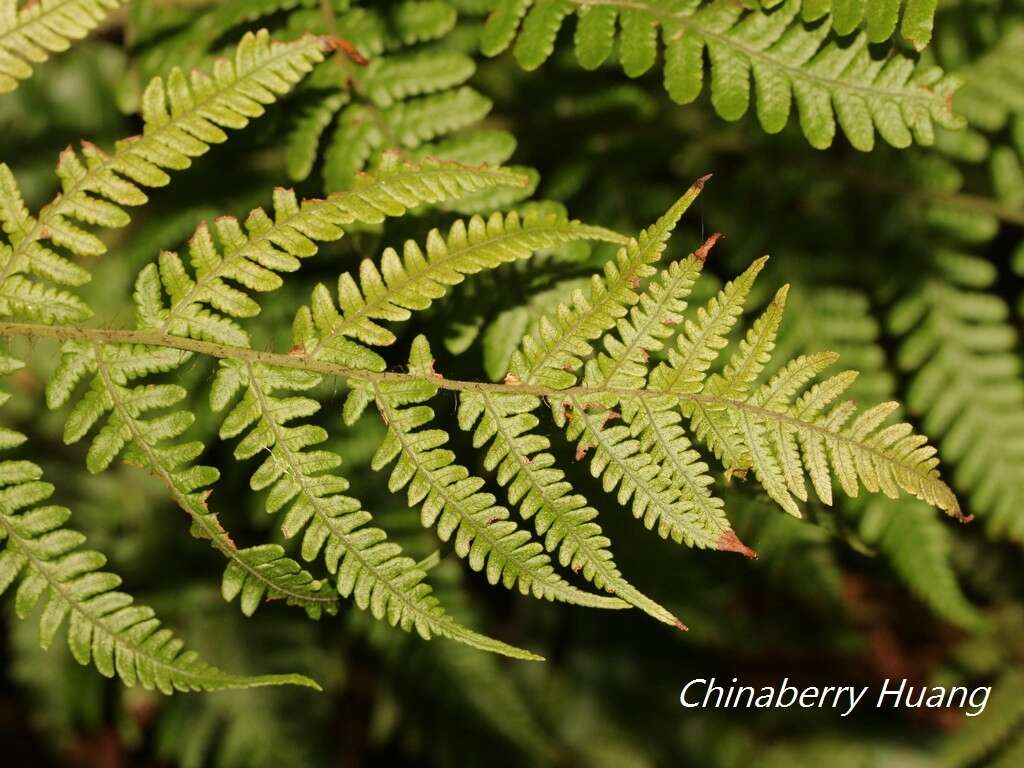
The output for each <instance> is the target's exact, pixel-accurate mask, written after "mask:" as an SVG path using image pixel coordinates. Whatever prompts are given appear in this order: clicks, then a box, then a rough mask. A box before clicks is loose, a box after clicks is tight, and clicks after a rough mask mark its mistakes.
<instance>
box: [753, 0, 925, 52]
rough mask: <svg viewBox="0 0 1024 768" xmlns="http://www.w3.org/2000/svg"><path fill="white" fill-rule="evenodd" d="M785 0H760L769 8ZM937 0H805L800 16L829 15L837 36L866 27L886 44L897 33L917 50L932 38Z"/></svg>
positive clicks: (807, 19)
mask: <svg viewBox="0 0 1024 768" xmlns="http://www.w3.org/2000/svg"><path fill="white" fill-rule="evenodd" d="M780 2H781V0H760V3H761V6H762V7H763V8H764V9H765V10H771V9H772V8H774V7H776V6H778V5H779V4H780ZM936 5H938V2H937V0H895V2H887V3H863V2H853V3H849V2H843V0H802V2H801V5H800V18H801V19H802V20H803V21H805V22H812V21H818V20H820V19H824V18H826V17H827V18H828V21H829V23H831V25H832V29H833V30H835V33H836V34H837V35H848V34H850V33H851V32H854V31H856V30H857V29H858V28H860V27H863V28H864V31H865V33H866V34H867V38H868V41H869V42H872V43H883V42H885V41H886V40H888V39H889V38H890V37H892V36H893V35H894V34H895V33H896V27H897V23H898V24H899V33H900V36H901V37H902V38H904V39H905V40H906V41H907V42H909V43H910V44H911V45H912V46H914V48H916V49H917V50H919V51H920V50H923V49H924V48H926V47H927V46H928V43H929V42H931V39H932V27H933V26H934V24H935V7H936Z"/></svg>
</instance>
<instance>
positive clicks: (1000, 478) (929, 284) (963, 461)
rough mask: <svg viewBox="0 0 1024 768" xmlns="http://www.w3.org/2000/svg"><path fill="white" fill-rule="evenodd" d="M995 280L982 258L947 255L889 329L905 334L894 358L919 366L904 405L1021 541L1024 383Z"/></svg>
mask: <svg viewBox="0 0 1024 768" xmlns="http://www.w3.org/2000/svg"><path fill="white" fill-rule="evenodd" d="M997 278H998V273H997V271H996V270H995V268H994V267H993V266H992V265H991V264H990V263H989V262H988V261H987V260H985V259H980V258H978V257H974V256H970V255H967V254H964V253H956V252H944V253H942V254H941V255H940V270H939V272H938V274H937V275H935V276H934V277H932V278H930V279H928V280H926V281H925V282H924V283H923V284H922V285H921V287H920V289H919V290H917V291H916V292H914V293H913V294H911V295H910V296H908V297H907V298H906V299H904V300H903V301H901V302H900V303H899V304H897V305H896V306H895V307H894V308H893V312H892V315H891V319H890V328H891V329H892V331H893V332H894V333H895V334H897V335H898V336H899V337H901V339H902V343H901V346H900V350H899V355H898V357H897V361H896V362H897V365H898V366H899V367H900V368H901V369H902V370H905V371H908V372H913V373H912V378H911V383H910V388H909V391H908V393H907V407H908V408H909V409H910V411H911V413H919V414H921V416H922V421H923V424H924V427H925V429H927V430H928V431H929V432H931V433H933V434H935V435H937V436H939V437H940V439H941V445H942V450H943V453H944V455H945V456H946V458H947V460H949V461H952V462H954V463H955V464H956V471H955V473H954V475H953V482H954V484H955V485H956V486H957V487H958V488H961V489H963V490H964V491H965V492H966V493H968V494H969V495H970V499H971V509H972V510H973V511H974V512H975V513H977V514H978V515H979V517H982V518H984V519H985V521H986V524H987V526H988V527H989V530H990V531H992V532H993V533H995V534H997V535H1001V536H1006V537H1008V538H1010V539H1013V540H1017V541H1020V540H1022V539H1024V526H1022V522H1021V515H1020V505H1021V504H1022V503H1024V484H1022V483H1021V481H1020V478H1019V473H1018V472H1017V471H1016V468H1017V467H1019V466H1020V461H1022V460H1024V443H1022V442H1021V440H1020V437H1019V436H1020V434H1021V430H1022V429H1024V383H1022V381H1021V378H1020V371H1021V361H1020V357H1019V355H1018V353H1017V343H1018V335H1017V333H1016V331H1015V329H1014V328H1013V326H1012V324H1011V323H1010V322H1009V319H1010V318H1009V315H1010V308H1009V307H1008V306H1007V304H1006V302H1005V301H1004V300H1003V299H1002V298H1001V297H999V296H998V295H996V294H995V293H992V292H990V291H989V290H988V289H990V288H991V287H992V286H993V285H994V284H995V281H996V280H997Z"/></svg>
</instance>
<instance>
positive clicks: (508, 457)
mask: <svg viewBox="0 0 1024 768" xmlns="http://www.w3.org/2000/svg"><path fill="white" fill-rule="evenodd" d="M704 182H705V179H701V180H700V181H698V182H697V183H696V184H694V185H693V187H691V188H690V190H689V191H688V192H687V193H686V194H685V195H684V196H683V197H682V198H681V199H680V200H679V202H677V203H676V204H675V205H674V206H673V207H672V208H671V209H670V210H669V211H668V212H667V213H666V214H665V215H664V216H662V218H661V219H659V220H658V222H657V223H656V224H654V225H653V226H652V227H651V228H649V229H648V230H646V231H644V232H643V233H642V234H641V235H640V238H639V240H631V241H630V242H629V243H628V244H626V245H624V246H623V247H622V248H621V249H620V250H619V252H618V253H617V255H616V257H615V258H614V259H613V260H611V261H609V262H608V263H607V264H606V265H605V270H604V278H601V277H599V276H594V277H593V278H592V280H591V283H590V295H589V296H586V295H584V293H583V292H582V291H581V290H577V291H576V292H575V293H574V295H573V297H572V299H571V302H568V303H562V304H560V305H559V306H558V307H557V309H556V310H555V311H554V312H553V313H551V314H550V315H549V316H546V317H542V318H541V320H540V322H539V323H538V325H537V329H536V331H535V332H534V333H533V334H531V335H528V336H527V337H526V338H525V339H523V342H522V344H521V346H520V348H519V350H517V351H516V352H515V353H514V354H513V356H512V363H511V366H510V373H509V376H508V378H507V379H506V381H509V382H515V383H520V382H521V383H523V384H527V385H540V386H542V387H548V388H551V389H552V390H555V391H557V390H559V389H565V388H567V387H570V386H572V385H574V384H576V382H577V376H576V374H575V371H577V370H578V369H579V368H580V366H581V365H582V358H583V357H585V356H587V355H589V354H590V353H591V352H592V346H591V342H592V340H594V339H597V338H599V337H600V336H601V335H602V334H604V333H605V332H606V331H607V330H609V329H610V328H612V327H614V325H615V323H616V321H617V320H618V319H619V318H620V317H622V315H624V314H626V307H628V306H629V305H631V304H633V303H635V302H636V301H637V300H638V298H639V297H638V296H637V294H636V293H635V288H636V287H638V285H639V282H640V280H641V279H643V278H645V277H649V276H650V275H652V274H653V273H654V272H655V269H654V267H652V266H651V264H652V263H653V262H655V261H657V260H658V258H660V256H661V254H662V252H663V251H664V249H665V245H666V242H667V240H668V237H669V235H670V234H671V232H672V229H673V228H674V226H675V224H676V222H677V221H678V220H679V218H680V217H681V216H682V214H683V212H684V211H685V210H686V209H687V208H688V207H689V205H690V204H691V203H692V202H693V200H694V199H696V197H697V195H698V194H699V192H700V190H701V189H702V188H703V185H704ZM684 282H685V280H684ZM631 330H634V329H632V327H631ZM631 338H632V339H633V340H634V343H636V342H637V340H641V339H643V338H644V335H643V334H631ZM594 370H595V371H597V373H595V374H594V375H597V376H600V375H601V374H600V364H598V366H597V367H595V368H594ZM539 406H540V401H539V399H538V398H537V397H534V396H528V395H523V396H520V395H500V394H488V393H485V392H471V393H466V394H464V395H463V397H462V401H461V403H460V406H459V423H460V426H461V427H462V428H463V429H464V430H471V429H472V430H474V433H473V441H474V444H475V445H477V446H478V447H480V446H484V445H488V444H490V448H489V449H488V454H487V459H486V465H487V466H488V468H489V469H497V471H498V482H499V483H500V484H501V485H503V486H507V487H508V491H507V493H508V497H509V501H510V502H511V503H512V504H516V505H518V506H519V510H520V514H521V515H522V517H523V518H524V519H530V518H531V517H534V518H535V521H534V524H535V527H536V529H537V532H538V533H539V534H541V535H546V544H547V547H548V548H549V549H555V548H556V547H558V548H559V558H560V560H561V561H562V562H563V563H565V564H571V565H572V567H573V568H574V569H577V570H581V571H582V572H583V574H584V576H585V577H586V578H588V579H590V580H593V581H594V583H595V585H597V586H598V587H600V588H604V589H607V590H608V591H610V592H613V593H614V594H616V595H619V596H620V597H622V598H623V599H625V600H627V601H629V602H632V603H633V604H634V605H637V607H640V608H641V609H642V610H644V611H646V612H648V613H649V614H651V615H652V616H654V617H655V618H657V619H659V620H660V621H663V622H665V623H668V624H673V625H677V626H678V625H679V624H680V622H679V620H678V619H677V618H676V617H675V616H673V615H672V614H671V613H670V612H669V611H667V610H665V609H664V608H662V607H661V606H660V605H658V604H657V603H655V602H654V601H652V600H650V598H647V597H646V596H645V595H643V594H642V593H640V592H639V591H637V590H636V588H635V587H633V586H632V585H630V584H629V583H628V582H627V581H626V580H625V579H624V578H623V577H622V575H621V574H620V573H619V571H618V568H617V567H616V566H615V565H614V562H613V558H612V554H611V552H610V551H609V549H608V545H609V544H610V542H609V541H608V539H607V538H606V537H604V536H603V535H602V533H601V529H600V527H599V526H598V525H597V523H595V522H593V521H594V518H596V517H597V512H596V511H595V510H594V509H593V508H591V507H590V506H589V504H588V503H587V500H586V499H585V498H584V497H582V496H581V495H579V494H574V493H571V491H572V488H571V486H570V485H569V483H567V482H565V474H564V473H563V472H562V470H560V469H558V468H556V467H555V466H554V465H555V459H554V456H552V455H551V453H550V451H549V447H550V443H549V441H548V440H547V438H545V437H542V436H540V435H534V434H531V431H532V430H533V429H534V428H535V427H536V426H537V425H538V423H539V421H538V419H537V417H536V416H534V415H533V414H532V413H531V412H532V411H533V410H535V409H537V408H538V407H539ZM556 417H557V414H556ZM474 427H475V429H474ZM590 431H591V433H592V434H593V436H594V439H595V441H596V440H597V439H598V436H597V435H596V433H597V432H599V431H600V427H597V428H596V429H592V430H590ZM615 439H616V436H615V435H613V436H611V440H609V441H605V444H604V446H603V450H602V451H601V452H600V455H599V456H597V455H596V456H595V461H596V462H597V463H596V464H594V465H592V466H594V467H598V468H601V469H604V470H607V469H608V467H609V466H610V463H609V458H612V457H619V456H621V453H620V452H617V451H616V446H617V445H618V444H619V443H614V442H612V441H615ZM615 473H618V475H617V476H618V478H619V479H620V481H621V479H622V478H626V482H624V483H623V484H622V486H621V490H620V496H619V498H620V501H621V502H622V503H626V502H627V501H628V500H629V498H630V494H629V493H628V491H629V490H630V489H633V490H634V492H636V489H642V493H643V497H641V498H637V497H634V510H637V509H641V510H642V509H643V506H642V505H643V504H644V503H645V502H647V503H648V504H649V505H651V508H653V509H656V510H658V511H660V512H661V514H660V515H659V517H662V518H664V519H666V520H668V519H671V518H673V517H675V516H676V510H675V508H673V506H672V504H671V503H670V501H669V500H667V499H663V498H658V493H659V491H660V490H661V489H659V488H657V487H656V486H654V485H652V483H651V481H652V480H654V478H653V477H651V476H650V475H649V473H647V472H646V471H645V470H644V468H643V467H642V466H640V464H639V463H638V462H630V461H629V457H625V456H622V457H621V461H619V462H618V464H617V465H616V467H615V469H614V470H612V473H610V474H609V478H610V479H611V478H614V477H616V474H615ZM615 485H616V483H610V484H609V485H606V488H608V489H609V490H611V489H612V488H614V487H615ZM652 498H653V500H652ZM655 519H656V518H655ZM651 524H652V525H653V521H652V523H651Z"/></svg>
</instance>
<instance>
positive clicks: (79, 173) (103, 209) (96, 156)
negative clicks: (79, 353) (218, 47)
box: [0, 31, 322, 323]
mask: <svg viewBox="0 0 1024 768" xmlns="http://www.w3.org/2000/svg"><path fill="white" fill-rule="evenodd" d="M321 58H322V54H321V52H320V42H319V40H317V39H316V38H314V37H305V38H302V39H300V40H297V41H294V42H290V43H278V42H272V41H271V40H270V37H269V35H268V34H267V33H266V32H265V31H262V32H259V33H257V34H252V33H248V34H246V35H245V37H243V38H242V40H241V42H240V43H239V44H238V47H237V48H236V50H235V54H234V58H233V60H230V61H229V60H227V59H219V60H218V61H217V62H216V63H215V64H214V67H213V73H212V75H211V74H207V73H205V72H203V71H202V70H199V69H195V70H192V72H191V74H190V75H185V73H183V72H182V71H181V70H180V69H174V70H172V71H171V73H170V74H169V75H168V76H167V77H166V79H164V78H155V79H154V80H153V81H152V82H151V83H150V84H149V86H147V88H146V91H145V94H144V95H143V106H142V118H143V120H144V122H145V127H144V129H143V133H142V134H141V135H140V136H134V137H131V138H128V139H122V140H121V141H119V142H118V143H117V145H116V146H115V149H114V153H113V154H107V153H105V152H103V151H102V150H101V149H100V148H99V147H97V146H95V145H94V144H90V143H83V145H82V149H81V153H79V152H76V151H75V150H73V149H71V148H68V149H66V150H64V152H62V153H61V155H60V161H59V162H58V164H57V176H58V177H59V178H60V181H61V193H60V194H59V195H58V196H57V197H56V198H55V199H54V200H53V201H52V202H51V203H49V204H48V205H46V206H44V207H43V209H42V210H41V211H39V213H38V215H36V216H32V215H31V214H30V213H29V212H28V210H27V209H26V207H25V205H24V202H23V201H22V196H21V194H20V192H19V190H18V186H17V183H16V182H15V180H14V177H13V175H12V174H11V173H10V171H9V169H8V168H7V166H6V165H2V164H0V225H2V226H3V230H4V232H5V233H6V234H7V239H8V242H7V243H3V242H0V312H2V313H4V314H8V315H15V316H21V317H30V318H34V319H39V320H43V321H46V322H51V323H54V322H55V323H66V322H74V321H78V320H82V319H84V318H85V317H87V316H88V314H89V312H88V308H87V307H85V305H84V304H82V302H81V301H80V300H79V299H78V298H77V297H76V296H74V295H73V294H71V293H69V292H67V291H64V290H61V289H59V288H55V287H53V286H49V285H46V284H45V283H39V282H36V281H34V280H32V279H31V278H30V277H29V275H33V276H35V277H39V278H42V279H43V280H46V281H49V282H51V283H55V284H57V285H66V286H76V285H81V284H83V283H85V282H88V280H89V273H88V271H87V270H85V269H84V268H82V267H81V266H80V265H78V264H77V263H75V262H74V261H73V260H71V259H69V258H68V254H70V255H72V256H78V257H95V256H99V255H102V254H103V253H105V252H106V245H105V244H104V243H103V241H102V240H100V238H99V237H97V236H96V235H95V234H94V233H93V232H91V231H89V230H88V229H86V228H85V226H93V227H123V226H125V225H126V224H127V223H128V221H129V215H128V213H127V211H126V210H125V209H126V208H127V207H132V206H138V205H142V204H143V203H145V202H146V199H147V198H146V195H145V193H144V192H143V189H144V188H146V187H161V186H164V185H165V184H167V183H168V181H169V177H168V174H167V171H169V170H181V169H184V168H187V167H188V166H189V165H190V164H191V162H192V158H194V157H198V156H199V155H202V154H204V153H205V152H207V151H208V150H209V148H210V145H211V144H217V143H220V142H223V141H224V140H225V139H226V138H227V134H226V133H225V129H239V128H243V127H245V126H246V125H247V124H248V122H249V121H250V120H251V119H253V118H255V117H258V116H260V115H262V114H263V112H264V108H265V105H267V104H270V103H271V102H273V101H275V100H276V99H278V98H279V97H280V96H281V95H283V94H285V93H287V92H288V91H289V90H290V89H291V88H292V86H293V85H294V84H295V83H296V82H297V81H298V80H300V79H301V78H302V77H303V76H304V75H305V74H306V73H307V72H309V70H310V69H311V68H312V67H313V65H314V64H315V63H316V62H317V61H319V60H320V59H321ZM83 225H84V226H83Z"/></svg>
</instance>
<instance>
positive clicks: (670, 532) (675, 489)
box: [567, 255, 749, 554]
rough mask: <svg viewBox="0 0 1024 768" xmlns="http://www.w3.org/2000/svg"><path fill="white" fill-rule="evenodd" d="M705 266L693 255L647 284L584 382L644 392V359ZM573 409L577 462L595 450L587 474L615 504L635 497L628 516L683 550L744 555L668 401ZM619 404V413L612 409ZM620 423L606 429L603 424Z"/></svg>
mask: <svg viewBox="0 0 1024 768" xmlns="http://www.w3.org/2000/svg"><path fill="white" fill-rule="evenodd" d="M702 266H703V261H702V260H701V259H700V258H697V257H695V256H693V255H691V256H690V257H689V258H687V259H686V260H685V261H683V262H673V263H672V264H670V265H669V267H668V268H667V269H666V270H664V271H663V272H662V273H661V275H660V276H659V278H660V279H657V280H654V281H652V283H651V285H650V286H649V288H648V289H647V290H646V291H645V292H644V293H643V294H641V296H640V301H639V302H638V303H637V304H636V305H634V306H633V307H632V308H631V309H630V311H629V316H628V319H627V318H623V319H621V320H619V322H618V323H617V328H616V331H615V332H609V333H607V334H605V337H604V339H603V346H604V347H605V351H604V352H602V353H600V354H599V355H598V356H597V357H596V358H594V359H592V360H591V361H589V362H588V364H587V367H586V374H585V376H584V383H585V384H586V385H587V386H588V387H592V388H596V389H598V390H600V389H601V388H603V387H607V388H610V389H620V390H630V389H637V390H639V389H643V388H644V386H645V385H646V379H647V368H648V366H647V361H648V357H649V355H650V354H651V353H652V352H656V351H658V350H660V349H661V348H662V346H663V342H662V339H665V338H666V337H670V336H671V335H672V334H673V329H674V327H675V326H676V325H677V324H678V323H680V322H681V321H682V320H683V314H682V313H683V311H684V310H685V309H686V301H685V298H686V297H687V296H688V295H689V293H690V290H691V288H692V286H693V283H694V281H695V280H696V279H697V277H698V275H699V274H700V270H701V267H702ZM569 404H570V405H571V407H572V411H571V416H572V418H571V419H570V420H569V423H568V426H567V429H568V436H569V439H570V440H575V441H576V442H577V456H582V455H585V454H586V453H587V452H589V451H590V450H591V448H593V449H594V451H595V453H594V454H593V456H592V457H591V464H590V466H591V471H592V472H593V474H594V476H595V477H600V478H601V479H602V483H603V487H604V490H605V491H608V492H611V491H613V490H615V489H616V488H618V489H619V493H618V499H619V502H620V503H622V504H625V503H626V502H628V501H629V500H630V499H632V502H633V504H632V509H633V515H634V517H636V518H637V519H642V520H643V521H644V525H645V526H646V527H647V528H648V529H652V528H654V526H655V525H657V526H658V534H659V535H660V536H661V537H662V538H672V539H673V540H674V541H676V542H683V541H685V542H686V544H687V545H688V546H698V547H710V548H715V549H736V550H738V551H741V552H746V553H748V554H749V550H747V549H746V548H745V547H744V546H743V545H742V543H741V542H740V541H739V539H738V537H737V536H736V534H735V533H734V532H733V531H732V530H731V528H730V527H729V524H728V521H727V520H726V518H725V514H724V512H723V511H722V508H723V506H724V503H723V502H722V501H721V499H718V498H716V497H715V496H714V495H713V494H712V493H711V491H710V486H711V485H712V484H713V482H714V481H713V480H712V479H711V477H710V476H709V475H708V474H707V470H708V466H707V464H705V463H704V462H702V461H700V456H699V454H698V453H697V452H696V451H695V450H694V449H693V446H692V444H691V443H690V440H689V439H688V438H687V436H686V434H685V432H684V431H683V429H682V428H681V427H680V426H679V421H680V419H679V416H678V413H677V412H676V410H675V408H674V405H675V403H674V401H672V399H671V398H668V399H661V400H652V399H649V398H628V397H624V398H620V399H619V400H618V402H617V403H613V402H609V404H608V409H607V410H605V411H604V412H603V414H601V413H597V414H595V413H593V411H594V409H595V404H593V403H588V402H585V401H584V400H583V399H582V398H579V397H573V398H571V399H570V400H569ZM615 405H617V407H618V408H619V409H620V412H616V411H614V410H610V408H611V407H612V406H615ZM614 419H621V420H622V422H623V424H622V425H619V426H613V427H610V428H607V427H606V426H605V424H606V423H607V421H608V420H614Z"/></svg>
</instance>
